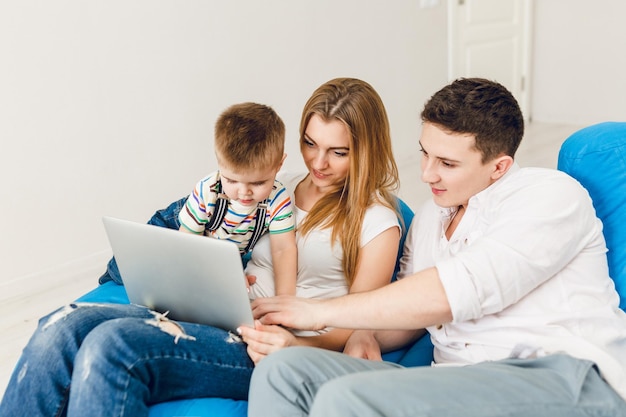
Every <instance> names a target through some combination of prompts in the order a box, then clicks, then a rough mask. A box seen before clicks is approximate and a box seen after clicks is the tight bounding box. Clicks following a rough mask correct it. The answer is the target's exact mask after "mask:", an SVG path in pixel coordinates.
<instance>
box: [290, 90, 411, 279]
mask: <svg viewBox="0 0 626 417" xmlns="http://www.w3.org/2000/svg"><path fill="white" fill-rule="evenodd" d="M314 114H317V115H318V116H319V117H321V118H322V119H323V120H325V121H332V120H340V121H341V122H342V123H344V124H345V125H346V127H347V128H348V131H349V132H350V144H349V147H350V151H349V158H350V169H349V171H348V176H347V178H346V180H345V182H344V183H342V184H337V188H336V189H335V190H333V191H331V192H329V193H328V194H326V195H325V196H323V197H322V198H321V199H320V200H319V201H318V202H317V203H316V204H315V205H314V206H313V207H312V208H311V210H310V212H309V214H308V215H307V217H306V219H305V220H304V222H303V224H302V225H301V226H300V230H299V232H300V233H302V235H303V236H304V235H306V233H308V232H309V231H311V230H313V229H315V228H329V227H331V228H332V229H333V231H332V235H331V236H332V242H335V241H337V240H339V241H340V242H341V246H342V249H343V269H344V273H345V276H346V280H347V282H348V285H352V282H353V281H354V276H355V274H356V268H357V263H358V261H359V254H360V247H361V227H362V225H363V218H364V216H365V211H366V210H367V208H368V207H369V206H370V205H372V204H373V203H375V202H377V203H380V204H383V205H385V206H387V207H389V208H392V209H394V210H396V211H398V208H397V201H396V198H395V197H394V192H395V190H397V188H398V184H399V180H398V167H397V166H396V162H395V160H394V157H393V152H392V149H391V134H390V130H389V121H388V119H387V112H386V110H385V106H384V105H383V102H382V100H381V98H380V96H379V95H378V93H377V92H376V91H375V90H374V89H373V88H372V86H371V85H369V84H368V83H366V82H365V81H361V80H358V79H355V78H336V79H334V80H330V81H328V82H326V83H324V84H323V85H321V86H320V87H319V88H318V89H317V90H315V92H313V95H312V96H311V98H309V100H308V101H307V103H306V105H305V106H304V109H303V111H302V119H301V121H300V146H301V148H302V147H303V146H304V134H305V131H306V127H307V125H308V123H309V120H310V119H311V116H312V115H314Z"/></svg>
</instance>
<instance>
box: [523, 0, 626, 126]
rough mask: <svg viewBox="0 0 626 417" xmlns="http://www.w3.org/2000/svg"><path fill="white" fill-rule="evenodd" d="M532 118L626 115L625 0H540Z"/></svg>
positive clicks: (583, 121) (592, 119)
mask: <svg viewBox="0 0 626 417" xmlns="http://www.w3.org/2000/svg"><path fill="white" fill-rule="evenodd" d="M534 3H535V6H534V7H535V42H534V57H533V58H534V59H533V61H534V65H533V87H532V100H531V107H532V111H531V112H532V118H533V120H536V121H545V122H560V123H574V124H579V125H587V124H592V123H598V122H603V121H607V120H616V121H625V120H626V75H625V74H626V25H625V24H624V17H625V16H626V2H624V1H623V0H596V1H586V0H536V1H535V2H534Z"/></svg>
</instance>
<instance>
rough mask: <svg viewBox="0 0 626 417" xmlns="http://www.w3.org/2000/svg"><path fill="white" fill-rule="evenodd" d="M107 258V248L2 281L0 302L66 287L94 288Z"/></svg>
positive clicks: (108, 254) (109, 255)
mask: <svg viewBox="0 0 626 417" xmlns="http://www.w3.org/2000/svg"><path fill="white" fill-rule="evenodd" d="M110 258H111V251H110V250H106V251H102V252H98V253H94V254H92V255H89V256H86V257H84V258H81V259H76V260H74V261H71V262H67V263H64V264H61V265H57V266H54V267H52V268H48V269H46V270H43V271H39V272H36V273H34V274H29V275H25V276H22V277H19V278H15V279H13V280H10V281H7V282H2V283H0V301H2V302H6V301H9V300H19V299H25V298H29V297H30V296H34V295H36V294H41V293H46V292H48V291H49V290H51V289H58V288H66V289H67V290H68V291H69V292H70V293H73V292H75V291H73V289H76V290H79V289H80V290H84V289H85V288H95V287H96V286H97V285H98V277H100V275H102V273H104V271H105V270H106V263H107V262H108V260H109V259H110Z"/></svg>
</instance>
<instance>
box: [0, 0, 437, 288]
mask: <svg viewBox="0 0 626 417" xmlns="http://www.w3.org/2000/svg"><path fill="white" fill-rule="evenodd" d="M419 4H420V2H417V1H414V0H394V1H391V2H388V1H384V0H379V1H363V0H342V1H340V2H339V1H335V0H317V1H307V2H303V1H293V0H264V1H256V0H233V1H224V2H217V1H206V0H186V1H174V0H172V1H166V0H107V1H96V0H51V1H33V0H20V1H13V2H9V1H6V2H1V3H0V60H1V65H0V141H1V147H0V149H1V150H0V181H1V187H0V193H1V205H0V257H1V258H2V261H1V262H0V294H2V295H0V297H3V296H6V291H4V290H3V285H4V286H5V287H8V286H9V285H12V286H13V287H15V285H16V284H18V286H22V287H24V286H27V287H28V286H35V285H37V286H38V285H40V284H41V283H43V282H45V281H46V279H47V276H49V275H50V274H59V273H64V272H69V271H72V273H76V270H77V269H81V268H82V269H85V270H90V268H92V269H93V268H94V265H95V268H96V269H97V272H100V270H103V269H104V260H106V258H108V256H109V246H108V242H107V241H106V237H105V234H104V231H103V228H102V224H101V220H100V219H101V217H102V216H103V215H113V216H119V217H123V218H127V219H131V220H136V221H142V222H143V221H145V220H147V219H148V218H149V217H150V215H151V214H152V212H153V211H154V210H155V209H157V208H160V207H162V206H164V205H165V204H167V203H168V202H170V201H172V200H174V199H176V198H178V197H181V196H183V195H185V194H187V193H188V192H189V191H190V190H191V188H192V187H193V185H194V184H195V182H196V181H197V180H198V179H199V178H200V177H201V176H202V175H204V174H205V173H207V172H209V171H210V170H212V169H214V168H215V164H214V156H213V147H212V130H213V123H214V121H215V119H216V117H217V116H218V114H219V113H220V112H221V110H223V109H224V108H225V107H227V106H228V105H230V104H233V103H235V102H240V101H259V102H262V103H266V104H269V105H272V106H274V108H275V109H276V110H277V111H278V112H279V114H280V115H281V116H282V117H283V118H284V120H285V123H286V125H287V137H288V139H287V142H288V147H287V149H288V154H289V156H288V159H287V162H286V166H287V167H288V168H291V169H295V168H298V167H299V166H300V165H299V163H300V159H299V155H298V150H297V149H298V148H297V128H298V123H299V118H300V111H301V109H302V106H303V104H304V102H305V100H306V99H307V98H308V96H309V95H310V93H311V92H312V91H313V90H314V89H315V88H316V87H317V86H318V85H319V84H321V83H322V82H324V81H326V80H328V79H330V78H334V77H337V76H353V77H359V78H362V79H364V80H366V81H368V82H370V83H371V84H372V85H373V86H374V87H375V88H376V89H377V90H378V91H379V93H380V94H381V96H382V98H383V100H384V101H385V103H386V105H387V110H388V112H389V116H390V120H391V125H392V129H393V132H392V133H393V136H394V147H395V148H394V149H395V153H396V156H397V158H398V162H399V163H400V164H401V163H402V161H404V160H407V158H409V157H410V156H412V155H414V154H415V152H416V138H417V135H418V127H419V124H418V116H419V111H420V110H421V107H422V105H423V103H424V101H425V100H426V99H427V98H428V97H429V96H430V95H431V94H432V93H433V92H434V91H435V90H437V89H438V88H440V87H441V86H443V84H445V82H446V58H445V57H446V50H445V48H446V8H445V2H441V4H439V5H437V6H436V7H433V8H428V9H421V8H419ZM96 278H97V274H96V273H95V272H94V276H93V284H94V285H95V283H96V281H95V280H96Z"/></svg>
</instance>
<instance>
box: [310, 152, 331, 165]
mask: <svg viewBox="0 0 626 417" xmlns="http://www.w3.org/2000/svg"><path fill="white" fill-rule="evenodd" d="M327 163H328V158H327V156H326V152H321V151H320V152H318V153H317V155H315V159H314V160H313V166H314V167H315V168H316V169H320V168H324V167H325V166H326V165H327Z"/></svg>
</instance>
